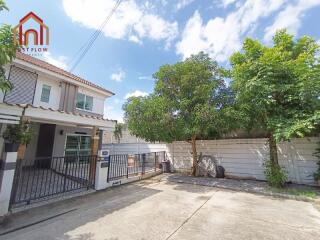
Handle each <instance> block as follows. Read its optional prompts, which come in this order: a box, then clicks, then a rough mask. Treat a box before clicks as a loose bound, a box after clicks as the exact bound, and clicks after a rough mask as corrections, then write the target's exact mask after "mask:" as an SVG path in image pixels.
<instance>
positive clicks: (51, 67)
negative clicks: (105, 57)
mask: <svg viewBox="0 0 320 240" xmlns="http://www.w3.org/2000/svg"><path fill="white" fill-rule="evenodd" d="M16 58H17V59H20V60H22V61H25V62H28V63H31V64H33V65H36V66H38V67H41V68H44V69H46V70H49V71H52V72H54V73H57V74H60V75H62V76H65V77H68V78H71V79H73V80H76V81H78V82H80V83H83V84H86V85H88V86H90V87H94V88H96V89H99V90H101V91H103V92H105V93H107V94H111V95H114V93H113V92H111V91H109V90H107V89H105V88H103V87H100V86H98V85H96V84H94V83H92V82H89V81H87V80H85V79H83V78H81V77H79V76H76V75H74V74H72V73H71V72H68V71H65V70H63V69H61V68H58V67H56V66H54V65H52V64H50V63H47V62H45V61H43V60H40V59H38V58H35V57H32V56H29V55H27V54H24V53H22V52H17V54H16Z"/></svg>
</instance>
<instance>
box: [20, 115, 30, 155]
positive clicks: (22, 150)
mask: <svg viewBox="0 0 320 240" xmlns="http://www.w3.org/2000/svg"><path fill="white" fill-rule="evenodd" d="M21 122H22V124H30V122H31V119H30V117H26V116H22V117H21ZM26 150H27V145H26V144H20V146H19V148H18V159H24V156H25V154H26Z"/></svg>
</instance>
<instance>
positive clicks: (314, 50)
mask: <svg viewBox="0 0 320 240" xmlns="http://www.w3.org/2000/svg"><path fill="white" fill-rule="evenodd" d="M319 56H320V55H319V46H318V45H317V43H316V42H315V41H314V40H313V39H312V38H310V37H307V36H304V37H301V38H299V39H297V40H295V39H294V37H293V36H292V35H290V34H288V33H287V32H286V31H285V30H281V31H278V32H277V33H276V35H275V36H274V38H273V46H264V45H262V44H261V43H260V42H259V41H256V40H252V39H249V38H248V39H246V40H245V41H244V44H243V51H241V52H237V53H235V54H233V55H232V56H231V71H230V73H231V77H232V78H233V83H232V87H233V89H234V91H235V92H236V102H237V107H238V110H239V112H240V113H241V114H240V115H241V116H242V123H243V124H244V126H245V127H246V128H248V129H250V128H251V129H252V128H262V129H264V130H267V131H268V135H269V147H270V160H271V162H272V164H274V165H275V166H279V164H278V153H277V143H278V142H279V141H281V140H290V139H291V138H292V137H303V136H305V134H307V133H310V132H312V131H314V130H315V129H316V128H317V126H319V123H320V112H319V109H320V102H319V101H320V65H319V63H320V62H319V60H320V59H319Z"/></svg>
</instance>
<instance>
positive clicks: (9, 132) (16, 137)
mask: <svg viewBox="0 0 320 240" xmlns="http://www.w3.org/2000/svg"><path fill="white" fill-rule="evenodd" d="M2 137H3V139H4V141H5V145H4V149H5V152H17V151H18V148H19V146H20V144H28V143H29V142H30V140H31V138H32V134H31V131H30V129H29V126H28V125H27V124H24V123H19V124H16V125H8V126H7V128H6V130H5V131H4V133H3V135H2Z"/></svg>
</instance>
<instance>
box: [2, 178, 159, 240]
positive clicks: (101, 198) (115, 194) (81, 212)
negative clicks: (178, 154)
mask: <svg viewBox="0 0 320 240" xmlns="http://www.w3.org/2000/svg"><path fill="white" fill-rule="evenodd" d="M159 192H161V191H160V190H155V189H151V188H147V187H144V186H143V185H141V184H129V185H122V186H118V187H114V188H112V189H107V190H103V191H99V192H95V193H92V194H88V195H84V196H80V197H76V198H72V199H67V200H64V201H60V202H55V203H51V204H48V205H44V206H40V207H36V208H32V209H28V210H26V211H23V212H18V213H15V214H12V215H11V216H9V217H8V218H7V219H6V221H5V222H4V223H3V224H1V225H0V239H22V238H21V236H20V237H19V236H18V235H19V232H23V231H26V230H28V231H29V230H33V229H35V228H36V227H37V226H39V224H40V225H44V224H48V223H50V222H53V221H57V220H59V221H60V220H64V219H66V218H74V221H68V224H67V225H64V226H63V227H62V228H63V231H61V229H60V231H59V234H57V233H55V237H54V238H52V239H67V240H68V239H72V240H91V239H94V236H93V233H86V234H80V235H79V236H77V237H76V238H75V237H73V238H69V237H68V236H65V235H64V233H66V232H69V231H72V230H73V229H76V228H77V227H79V226H82V225H85V224H86V223H89V222H94V221H95V220H97V219H99V218H101V217H105V216H106V215H109V214H112V213H113V212H115V211H118V210H120V209H123V208H126V207H128V206H130V205H132V204H135V203H137V202H139V201H141V200H143V199H146V198H148V197H150V196H152V195H155V194H157V193H159ZM92 209H94V210H95V211H92ZM86 212H87V213H88V214H86ZM89 212H90V214H89ZM12 235H14V236H18V237H17V238H12V237H11V236H12ZM39 239H41V238H39ZM50 239H51V238H50ZM106 239H108V238H106ZM46 240H48V239H46ZM108 240H115V239H114V238H109V239H108Z"/></svg>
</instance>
